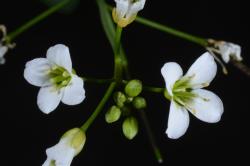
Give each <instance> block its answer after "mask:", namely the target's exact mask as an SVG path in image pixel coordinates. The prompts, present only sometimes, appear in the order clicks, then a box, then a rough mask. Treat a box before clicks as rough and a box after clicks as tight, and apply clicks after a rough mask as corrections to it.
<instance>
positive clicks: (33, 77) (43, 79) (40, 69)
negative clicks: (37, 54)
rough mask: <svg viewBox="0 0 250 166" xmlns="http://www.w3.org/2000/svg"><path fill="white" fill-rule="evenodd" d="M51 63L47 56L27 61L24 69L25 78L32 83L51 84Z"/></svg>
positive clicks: (38, 84) (37, 84)
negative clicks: (49, 73)
mask: <svg viewBox="0 0 250 166" xmlns="http://www.w3.org/2000/svg"><path fill="white" fill-rule="evenodd" d="M50 67H51V65H50V63H49V61H48V60H47V59H46V58H36V59H34V60H31V61H29V62H27V63H26V65H25V69H24V78H25V79H26V80H27V81H28V82H29V83H30V84H32V85H35V86H46V85H49V84H50V82H49V76H48V71H49V70H50Z"/></svg>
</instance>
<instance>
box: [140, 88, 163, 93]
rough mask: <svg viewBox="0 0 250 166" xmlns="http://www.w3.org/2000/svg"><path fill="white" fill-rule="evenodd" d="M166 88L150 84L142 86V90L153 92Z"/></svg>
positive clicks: (159, 91) (160, 91) (161, 91)
mask: <svg viewBox="0 0 250 166" xmlns="http://www.w3.org/2000/svg"><path fill="white" fill-rule="evenodd" d="M165 89H166V88H159V87H152V86H143V90H145V91H149V92H154V93H163V92H164V91H165Z"/></svg>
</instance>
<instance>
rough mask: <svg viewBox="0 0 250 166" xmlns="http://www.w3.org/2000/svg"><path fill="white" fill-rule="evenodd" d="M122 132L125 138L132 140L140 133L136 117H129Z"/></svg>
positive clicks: (123, 125)
mask: <svg viewBox="0 0 250 166" xmlns="http://www.w3.org/2000/svg"><path fill="white" fill-rule="evenodd" d="M122 131H123V134H124V135H125V137H126V138H127V139H129V140H132V139H133V138H134V137H135V136H136V135H137V133H138V122H137V119H136V118H134V117H128V118H126V119H125V120H124V122H123V124H122Z"/></svg>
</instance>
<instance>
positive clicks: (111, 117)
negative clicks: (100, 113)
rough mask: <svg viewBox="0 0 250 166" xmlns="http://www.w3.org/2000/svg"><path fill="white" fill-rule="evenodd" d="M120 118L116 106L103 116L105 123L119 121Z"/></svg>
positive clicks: (118, 109) (119, 111)
mask: <svg viewBox="0 0 250 166" xmlns="http://www.w3.org/2000/svg"><path fill="white" fill-rule="evenodd" d="M120 116H121V110H120V108H118V107H117V106H112V107H111V108H110V109H109V110H108V112H106V114H105V120H106V122H107V123H113V122H116V121H117V120H119V118H120Z"/></svg>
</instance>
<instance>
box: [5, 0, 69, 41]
mask: <svg viewBox="0 0 250 166" xmlns="http://www.w3.org/2000/svg"><path fill="white" fill-rule="evenodd" d="M69 2H70V0H62V1H61V2H59V3H58V4H56V5H54V6H52V7H51V8H49V9H48V10H46V11H45V12H43V13H41V14H39V15H38V16H36V17H35V18H33V19H31V20H30V21H28V22H27V23H25V24H23V25H22V26H21V27H20V28H18V29H16V30H15V31H13V32H11V33H9V35H8V37H7V39H8V42H11V41H12V40H13V39H15V38H16V37H17V36H18V35H20V34H21V33H23V32H24V31H26V30H28V29H29V28H31V27H32V26H33V25H35V24H36V23H38V22H40V21H41V20H43V19H45V18H46V17H48V16H49V15H51V14H53V13H55V12H56V11H58V10H59V9H61V8H62V7H63V6H65V5H66V4H67V3H69Z"/></svg>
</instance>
